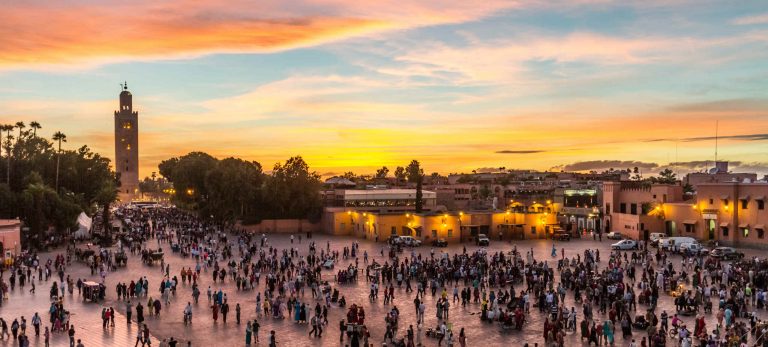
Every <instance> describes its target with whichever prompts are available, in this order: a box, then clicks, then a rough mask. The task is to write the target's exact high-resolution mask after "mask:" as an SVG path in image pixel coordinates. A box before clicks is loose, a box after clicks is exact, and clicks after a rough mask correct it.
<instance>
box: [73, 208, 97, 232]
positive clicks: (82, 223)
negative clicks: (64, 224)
mask: <svg viewBox="0 0 768 347" xmlns="http://www.w3.org/2000/svg"><path fill="white" fill-rule="evenodd" d="M92 224H93V219H91V217H88V215H87V214H85V212H80V215H79V216H77V231H75V238H77V239H82V238H86V237H88V232H89V231H90V230H91V225H92Z"/></svg>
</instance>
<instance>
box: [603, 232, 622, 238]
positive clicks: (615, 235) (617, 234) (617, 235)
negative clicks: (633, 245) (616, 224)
mask: <svg viewBox="0 0 768 347" xmlns="http://www.w3.org/2000/svg"><path fill="white" fill-rule="evenodd" d="M605 237H607V238H609V239H611V240H621V239H624V235H622V234H621V233H620V232H618V231H611V232H609V233H608V235H606V236H605Z"/></svg>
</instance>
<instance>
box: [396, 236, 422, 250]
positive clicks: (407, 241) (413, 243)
mask: <svg viewBox="0 0 768 347" xmlns="http://www.w3.org/2000/svg"><path fill="white" fill-rule="evenodd" d="M400 242H401V243H400V244H402V245H403V246H408V247H418V246H421V241H420V240H417V239H415V238H413V236H400Z"/></svg>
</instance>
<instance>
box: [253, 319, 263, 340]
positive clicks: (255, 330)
mask: <svg viewBox="0 0 768 347" xmlns="http://www.w3.org/2000/svg"><path fill="white" fill-rule="evenodd" d="M259 327H261V325H260V324H259V321H257V320H255V319H254V320H253V324H252V325H251V330H253V336H254V337H255V338H256V342H259Z"/></svg>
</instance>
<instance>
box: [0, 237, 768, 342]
mask: <svg viewBox="0 0 768 347" xmlns="http://www.w3.org/2000/svg"><path fill="white" fill-rule="evenodd" d="M268 237H269V240H270V243H271V244H272V245H273V246H276V247H278V248H279V249H282V248H287V247H290V246H291V244H290V241H289V236H288V235H269V236H268ZM313 241H315V242H316V243H317V245H318V247H320V248H325V247H326V242H327V241H329V242H330V243H331V248H332V249H336V250H339V251H341V249H342V248H343V247H344V246H349V245H350V244H351V242H352V241H358V242H359V243H360V252H361V254H360V258H361V259H360V264H361V268H362V264H363V261H362V252H363V251H364V250H367V251H368V254H369V258H370V259H371V260H374V259H375V260H376V261H377V262H379V263H382V264H383V263H384V262H385V261H387V260H388V259H385V257H382V256H381V255H380V251H381V250H382V249H384V252H385V254H386V248H385V247H386V246H385V245H384V244H383V243H379V244H376V243H373V242H371V241H366V240H358V239H353V238H350V237H333V236H326V235H315V237H314V239H313ZM149 242H150V243H151V244H150V247H155V248H156V247H157V246H156V245H157V243H156V242H155V241H154V240H152V241H149ZM612 242H613V241H609V240H603V242H595V241H592V240H573V241H570V242H556V247H557V248H558V254H559V252H560V248H561V247H564V248H565V251H566V256H567V257H570V256H575V254H576V252H578V253H583V251H584V250H585V249H588V248H595V249H599V250H600V253H601V258H602V259H603V262H605V261H606V259H607V257H608V255H609V253H610V244H611V243H612ZM514 244H515V245H516V246H517V248H518V250H519V251H521V252H525V251H526V250H528V249H533V250H534V252H535V255H536V257H537V258H538V259H540V260H545V259H548V258H549V253H550V250H551V247H552V241H548V240H526V241H519V242H518V241H516V242H515V243H514ZM161 246H162V247H163V248H164V249H165V252H166V262H168V263H169V264H170V266H171V274H172V276H173V275H174V274H178V273H179V271H180V270H181V268H182V267H190V266H191V267H192V268H194V261H193V260H192V259H190V258H182V257H180V256H179V255H178V254H176V253H171V252H170V249H169V246H168V245H167V244H163V245H161ZM293 246H294V247H298V249H299V251H300V252H301V253H302V254H306V252H307V246H308V244H307V240H306V239H305V240H303V242H302V244H299V243H298V240H297V241H296V242H295V243H294V244H293ZM463 246H466V247H467V251H468V252H473V251H474V250H475V249H477V248H476V247H475V246H474V245H471V244H464V245H451V246H450V247H448V248H435V252H436V253H438V254H439V253H440V252H449V253H451V254H452V253H456V252H461V251H462V247H463ZM511 249H512V244H510V243H509V242H499V241H492V242H491V245H490V247H489V252H490V253H492V252H495V251H505V252H506V251H509V250H511ZM415 251H416V252H419V253H421V254H422V255H423V256H429V252H430V247H429V246H424V247H420V248H417V249H415ZM405 252H410V250H407V249H406V250H405ZM745 253H747V255H748V256H751V255H757V251H751V250H747V251H746V252H745ZM55 254H56V252H51V253H47V254H43V255H41V258H42V259H43V261H45V259H47V257H53V256H54V255H55ZM407 254H408V253H406V254H404V255H407ZM549 259H551V258H549ZM672 259H673V263H674V264H675V265H676V266H679V264H680V261H679V257H677V256H673V257H672ZM350 263H354V259H349V260H346V261H344V260H342V261H340V263H339V264H337V267H336V269H337V270H338V269H339V268H341V267H346V266H347V265H348V264H350ZM553 265H554V264H553ZM335 272H336V270H324V271H323V276H324V279H326V280H328V281H331V282H333V275H334V273H335ZM68 273H69V274H70V275H71V276H73V277H74V278H75V279H77V278H78V277H79V278H84V279H90V280H94V281H98V276H97V275H95V276H91V275H90V271H89V269H88V268H87V267H86V266H84V265H83V264H79V263H75V262H73V265H72V266H70V268H69V269H68ZM141 276H147V278H148V279H149V288H150V295H151V296H154V297H157V294H158V290H157V288H158V287H159V285H158V283H159V281H160V280H161V278H162V274H161V271H160V267H159V266H157V265H155V266H146V265H144V264H142V263H141V261H140V259H139V257H138V256H136V257H133V256H130V255H129V261H128V266H127V267H126V268H120V269H118V270H117V271H116V272H113V273H110V274H108V275H107V278H106V283H107V300H106V301H105V302H104V303H102V304H98V303H84V302H82V300H81V299H80V298H79V297H78V295H77V292H75V294H74V296H72V297H70V296H69V294H67V298H66V300H65V308H66V309H68V310H70V311H71V312H72V318H71V321H72V322H73V323H74V324H75V327H76V329H77V333H76V337H77V338H81V339H83V342H84V344H85V345H86V346H88V347H90V346H133V343H134V341H135V335H136V329H137V328H138V327H137V324H136V323H134V324H131V325H128V324H127V323H126V322H125V317H124V316H123V315H122V314H123V313H124V311H125V306H124V303H122V302H118V301H116V300H115V284H116V283H117V282H118V281H120V282H126V283H130V281H131V280H136V279H138V278H140V277H141ZM210 276H211V275H210V272H201V278H200V279H199V282H198V283H199V284H200V288H201V293H202V294H201V296H200V303H199V304H194V303H193V304H192V305H193V312H194V313H193V324H192V325H189V326H185V325H184V323H183V310H184V306H185V305H186V303H187V302H188V301H192V302H193V300H192V295H191V285H189V284H179V286H178V290H177V295H176V296H175V297H172V298H171V301H172V302H171V304H170V305H164V306H163V309H162V312H161V313H160V316H159V317H152V316H147V317H146V323H147V324H148V326H149V328H150V331H151V333H152V335H153V336H154V337H156V338H161V339H162V338H168V337H171V336H173V337H175V338H176V339H177V340H181V341H182V343H180V344H179V345H180V346H185V345H186V342H187V341H191V342H192V345H193V346H243V345H244V341H245V337H244V336H245V324H244V323H243V324H240V325H238V324H236V323H235V304H237V303H240V305H241V307H242V320H243V321H245V320H246V319H251V320H252V319H258V320H259V323H260V324H261V331H260V334H259V335H260V339H261V341H262V342H261V344H260V345H266V339H267V336H268V335H269V331H270V330H275V331H276V332H277V340H278V345H280V346H343V345H342V344H340V343H339V342H338V338H339V331H338V323H339V321H340V320H341V319H343V318H345V314H346V310H345V309H340V308H338V307H337V306H333V307H332V308H331V309H330V310H329V317H328V321H329V325H328V326H326V327H325V331H324V333H323V337H322V338H318V339H315V338H309V337H308V336H307V334H308V332H309V330H310V329H309V328H308V327H307V326H306V325H298V324H294V323H293V322H291V321H290V320H280V319H272V318H265V317H263V316H262V317H259V316H258V315H257V314H256V312H255V303H256V293H257V292H256V291H237V290H236V287H235V285H234V283H232V282H231V281H229V279H227V280H226V281H225V283H224V284H220V283H216V284H213V285H212V282H211V277H210ZM556 278H558V279H557V280H559V274H557V272H556ZM52 281H53V279H51V280H50V281H49V282H45V281H44V282H43V283H42V284H38V285H37V290H36V293H34V294H32V293H29V292H28V290H29V288H30V287H29V285H27V286H26V288H25V290H23V291H22V290H21V289H20V288H18V286H17V288H16V289H15V290H14V291H13V292H12V293H11V294H10V300H9V301H8V302H6V304H5V305H4V306H2V307H0V317H3V318H4V319H6V320H7V321H8V323H9V325H10V322H12V321H13V318H15V317H19V316H22V315H23V316H25V317H26V318H27V320H28V322H29V320H30V319H31V318H30V317H31V316H32V314H33V313H34V312H39V313H40V315H41V317H43V321H44V322H45V321H47V319H48V314H47V310H48V307H49V305H50V301H49V300H48V290H49V288H50V285H51V283H52ZM261 283H262V284H261V286H260V287H259V290H260V291H263V290H264V287H263V286H264V284H263V283H264V281H263V280H262V282H261ZM209 285H210V286H211V289H212V290H218V289H219V288H221V289H222V290H223V291H224V292H225V293H226V294H227V296H228V301H229V302H230V305H231V312H230V314H229V317H228V321H227V323H223V322H222V319H221V317H220V318H219V321H218V323H213V319H212V316H211V311H210V308H209V303H208V300H207V298H206V294H205V293H206V290H207V288H208V286H209ZM333 285H334V286H338V288H339V291H340V295H343V296H345V297H346V299H347V304H348V305H351V304H355V303H356V304H362V305H364V307H365V311H366V325H367V326H368V327H369V329H370V330H371V342H372V343H373V344H374V346H380V345H381V341H382V339H383V335H384V330H385V325H384V315H385V314H386V313H387V312H388V311H389V310H390V309H391V305H384V304H383V296H381V298H380V299H379V301H375V302H370V301H369V300H368V290H369V287H368V283H367V282H366V281H365V279H364V276H360V280H359V282H358V283H356V284H346V285H336V284H333ZM518 287H519V286H518ZM460 289H461V288H460ZM516 289H517V290H519V288H516ZM449 292H450V291H449ZM428 293H429V291H428ZM413 297H414V294H413V293H409V294H406V293H405V289H404V288H403V289H398V288H395V300H394V305H396V306H397V307H398V308H399V309H400V312H401V320H400V323H399V331H398V333H399V334H404V332H405V330H406V329H407V328H408V326H409V325H411V324H412V325H413V326H414V328H415V327H416V315H415V312H414V309H413ZM300 299H301V300H302V301H303V302H305V303H308V304H311V305H312V306H314V300H313V299H312V297H311V294H310V293H309V292H307V293H306V295H305V296H304V297H303V298H301V297H300ZM436 299H437V297H432V296H431V295H429V294H427V295H426V297H425V304H426V307H427V310H426V314H425V318H426V322H425V325H424V329H426V327H435V326H437V322H438V321H437V318H436V316H435V303H436ZM141 300H142V304H145V301H146V300H147V298H143V299H141ZM134 305H135V302H134ZM566 305H567V306H576V307H577V312H579V316H578V320H579V321H580V320H581V317H582V316H581V312H580V305H574V303H573V295H572V294H571V293H569V294H568V295H567V296H566ZM110 306H113V307H114V308H115V309H116V310H117V311H118V313H119V314H118V316H117V317H116V320H115V323H116V324H115V325H116V326H115V327H110V328H108V329H106V330H103V329H102V328H101V316H100V312H101V308H102V307H110ZM659 306H660V307H659V308H660V309H662V310H666V311H667V312H668V313H670V314H671V313H672V312H674V304H673V302H672V298H671V297H669V296H666V295H665V294H664V295H662V298H661V300H660V305H659ZM638 310H639V312H644V306H643V305H638ZM450 311H451V313H450V319H449V321H450V322H451V325H452V326H453V329H454V333H455V336H456V337H457V338H458V331H459V330H460V328H462V327H463V328H465V333H466V334H467V341H468V345H469V346H478V345H481V344H487V345H492V346H500V345H508V344H511V343H520V342H522V341H525V342H530V343H533V342H539V343H541V342H542V341H543V338H542V333H543V331H542V330H543V320H544V316H543V315H541V314H539V313H538V311H537V310H532V311H531V315H530V317H529V319H528V322H527V323H526V326H525V328H524V330H523V331H522V332H518V331H514V332H506V333H503V332H501V330H500V329H499V327H498V325H497V324H490V323H484V322H482V321H481V320H480V318H479V315H478V313H479V311H480V305H479V304H469V305H468V306H467V307H466V308H462V307H461V305H460V304H455V305H452V306H451V309H450ZM595 312H596V317H597V320H598V321H601V320H602V317H601V316H600V315H599V314H597V311H595ZM658 312H660V311H658ZM759 314H760V316H761V318H765V317H766V313H765V312H764V311H760V312H759ZM134 319H135V312H134ZM684 320H685V321H686V322H687V323H689V326H692V325H693V324H692V323H693V319H692V318H686V319H684ZM714 322H715V317H714V315H712V314H708V315H707V326H708V327H710V330H711V327H714ZM28 331H30V332H31V333H30V334H33V332H32V329H31V324H30V328H29V329H28ZM617 331H618V330H617ZM616 335H617V345H628V344H629V341H628V340H623V339H622V337H621V336H620V335H621V334H620V333H617V334H616ZM634 336H635V337H636V338H637V341H638V342H639V341H640V339H641V337H642V336H645V334H644V333H641V332H639V331H635V333H634ZM30 340H31V341H32V344H31V345H32V346H36V345H40V346H42V338H40V339H39V340H38V339H35V337H34V336H32V337H31V338H30ZM421 340H422V342H423V343H424V345H426V346H436V345H437V340H435V339H431V338H428V337H426V336H423V335H422V337H421ZM66 341H67V337H66V336H65V335H64V334H62V333H57V334H54V336H53V339H52V346H66ZM566 341H567V345H579V344H581V343H580V342H579V338H578V336H576V335H573V333H569V335H568V336H567V337H566ZM3 342H4V343H5V344H3V345H8V346H11V345H15V344H11V343H8V342H7V341H3ZM38 342H39V343H38ZM153 345H155V346H156V345H157V340H153Z"/></svg>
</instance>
